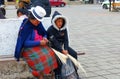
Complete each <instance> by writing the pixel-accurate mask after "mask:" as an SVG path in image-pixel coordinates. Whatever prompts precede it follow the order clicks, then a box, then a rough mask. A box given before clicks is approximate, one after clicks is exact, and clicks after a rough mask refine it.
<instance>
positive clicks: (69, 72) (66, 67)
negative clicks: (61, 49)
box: [61, 58, 80, 79]
mask: <svg viewBox="0 0 120 79" xmlns="http://www.w3.org/2000/svg"><path fill="white" fill-rule="evenodd" d="M61 77H62V78H61V79H80V78H79V76H78V74H77V72H76V70H75V66H74V65H73V63H72V61H71V60H70V59H69V58H68V59H67V61H66V63H63V65H62V68H61Z"/></svg>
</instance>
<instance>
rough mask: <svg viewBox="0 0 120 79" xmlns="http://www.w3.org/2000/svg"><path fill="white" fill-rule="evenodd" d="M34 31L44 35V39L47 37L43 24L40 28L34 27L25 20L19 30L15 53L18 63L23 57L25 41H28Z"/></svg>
mask: <svg viewBox="0 0 120 79" xmlns="http://www.w3.org/2000/svg"><path fill="white" fill-rule="evenodd" d="M34 29H36V30H37V31H38V34H40V35H42V36H43V37H47V32H46V31H45V29H44V27H43V25H42V23H41V22H40V24H39V25H38V26H36V27H34V25H33V24H32V23H31V22H30V21H29V20H28V19H25V20H23V23H22V24H21V27H20V30H19V34H18V38H17V43H16V48H15V53H14V57H15V58H16V59H17V61H19V58H20V56H21V51H22V49H23V48H24V42H25V40H26V39H27V37H28V36H29V34H30V33H32V32H33V30H34Z"/></svg>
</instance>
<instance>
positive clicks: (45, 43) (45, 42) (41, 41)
mask: <svg viewBox="0 0 120 79" xmlns="http://www.w3.org/2000/svg"><path fill="white" fill-rule="evenodd" d="M47 43H48V42H47V41H46V40H44V39H43V40H40V45H42V46H44V45H47Z"/></svg>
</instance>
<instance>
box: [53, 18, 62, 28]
mask: <svg viewBox="0 0 120 79" xmlns="http://www.w3.org/2000/svg"><path fill="white" fill-rule="evenodd" d="M55 24H56V26H57V27H58V28H59V29H60V28H61V27H62V26H63V19H62V18H58V19H57V20H56V21H55Z"/></svg>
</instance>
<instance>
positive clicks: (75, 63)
mask: <svg viewBox="0 0 120 79" xmlns="http://www.w3.org/2000/svg"><path fill="white" fill-rule="evenodd" d="M52 50H53V51H54V52H55V54H56V55H57V56H58V58H59V59H60V60H61V62H62V63H66V60H67V58H69V59H71V61H72V62H73V63H74V65H75V66H76V67H78V68H79V69H81V70H82V71H83V72H84V73H85V75H86V76H87V74H86V71H85V69H84V68H83V67H82V65H81V64H80V62H79V61H78V60H76V59H75V58H73V57H72V56H71V55H69V54H67V55H64V54H62V53H60V52H59V51H57V50H55V49H53V48H52Z"/></svg>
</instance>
